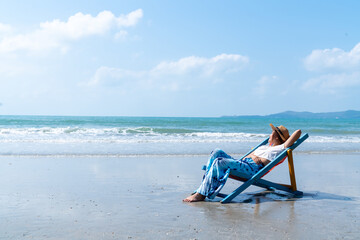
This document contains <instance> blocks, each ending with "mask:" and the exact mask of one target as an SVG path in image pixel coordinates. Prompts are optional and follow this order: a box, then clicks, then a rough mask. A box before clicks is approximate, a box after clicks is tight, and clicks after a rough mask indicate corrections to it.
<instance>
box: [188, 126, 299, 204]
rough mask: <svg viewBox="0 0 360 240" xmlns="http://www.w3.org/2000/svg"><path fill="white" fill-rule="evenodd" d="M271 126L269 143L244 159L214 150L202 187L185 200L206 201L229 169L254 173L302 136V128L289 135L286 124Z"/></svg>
mask: <svg viewBox="0 0 360 240" xmlns="http://www.w3.org/2000/svg"><path fill="white" fill-rule="evenodd" d="M270 126H271V128H272V130H273V131H272V133H271V134H270V137H269V145H266V146H265V145H264V146H261V147H259V148H257V149H256V150H255V151H254V152H252V153H250V154H249V155H247V156H245V157H244V158H242V159H238V160H237V159H234V158H232V157H231V156H229V155H228V154H226V153H225V152H224V151H222V150H220V149H216V150H214V151H213V152H212V153H211V155H210V158H209V160H208V163H207V166H206V172H205V175H204V178H203V181H202V183H201V184H200V187H199V188H198V189H197V190H196V191H195V193H194V194H192V195H190V196H189V197H187V198H185V199H184V200H183V201H184V202H198V201H204V200H205V198H206V197H207V198H209V199H213V198H215V196H216V194H217V191H216V190H217V189H218V187H219V186H220V185H223V184H224V183H225V181H226V179H227V178H226V176H225V175H226V172H227V171H228V169H230V170H235V171H239V172H243V173H246V174H249V175H254V174H256V173H257V172H258V171H260V170H261V169H262V168H263V167H264V166H266V165H267V164H269V163H270V162H271V161H272V160H274V159H275V158H276V157H277V156H278V155H279V154H280V153H281V152H282V151H283V150H284V149H286V148H288V147H290V146H291V145H293V143H294V142H295V141H296V140H297V139H298V138H299V137H300V136H301V130H300V129H299V130H296V131H295V132H294V133H293V134H292V135H291V136H289V131H288V130H287V129H286V128H285V127H284V126H282V125H281V126H279V127H274V125H272V124H270Z"/></svg>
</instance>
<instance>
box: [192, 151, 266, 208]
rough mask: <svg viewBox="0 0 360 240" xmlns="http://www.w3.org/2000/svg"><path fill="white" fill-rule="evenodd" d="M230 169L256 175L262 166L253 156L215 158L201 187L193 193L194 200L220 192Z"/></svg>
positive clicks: (211, 196) (212, 196) (213, 195)
mask: <svg viewBox="0 0 360 240" xmlns="http://www.w3.org/2000/svg"><path fill="white" fill-rule="evenodd" d="M228 169H231V170H236V171H239V172H244V173H246V174H249V175H254V174H255V173H256V172H258V171H259V170H260V169H261V166H259V165H257V164H256V163H255V162H254V161H253V160H252V159H251V158H249V159H243V160H235V159H232V158H222V157H218V158H215V159H213V161H212V165H211V166H210V169H209V170H208V171H207V172H206V173H205V175H204V179H203V181H202V183H201V185H200V187H199V188H198V189H197V190H196V193H195V194H194V195H193V196H194V197H193V198H194V199H195V200H194V201H202V200H204V199H205V197H208V198H209V199H213V198H214V197H215V196H216V193H217V192H219V190H220V189H221V188H222V187H223V186H224V184H225V183H226V180H227V175H226V172H227V170H228ZM196 199H200V200H196Z"/></svg>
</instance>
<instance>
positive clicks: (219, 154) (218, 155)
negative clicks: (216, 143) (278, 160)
mask: <svg viewBox="0 0 360 240" xmlns="http://www.w3.org/2000/svg"><path fill="white" fill-rule="evenodd" d="M216 158H230V159H234V158H233V157H231V156H230V155H228V154H227V153H225V152H224V151H223V150H221V149H219V148H216V149H215V150H214V151H212V152H211V153H210V157H209V160H208V162H207V163H206V172H208V171H209V169H210V167H211V166H212V164H213V162H214V160H215V159H216ZM206 172H205V174H206Z"/></svg>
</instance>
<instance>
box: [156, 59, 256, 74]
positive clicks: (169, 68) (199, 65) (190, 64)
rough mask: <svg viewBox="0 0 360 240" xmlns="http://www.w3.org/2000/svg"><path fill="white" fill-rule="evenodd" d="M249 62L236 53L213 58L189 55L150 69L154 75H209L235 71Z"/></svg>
mask: <svg viewBox="0 0 360 240" xmlns="http://www.w3.org/2000/svg"><path fill="white" fill-rule="evenodd" d="M248 62H249V59H248V57H246V56H241V55H237V54H221V55H218V56H215V57H213V58H204V57H196V56H190V57H185V58H181V59H179V60H178V61H175V62H162V63H160V64H158V65H157V66H156V67H155V68H154V69H152V70H151V74H154V75H164V74H170V75H174V74H175V75H178V74H188V73H195V72H197V73H198V74H200V75H202V76H211V75H213V74H215V73H218V72H236V71H239V70H240V69H242V68H243V67H244V66H246V65H247V63H248Z"/></svg>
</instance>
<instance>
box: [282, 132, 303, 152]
mask: <svg viewBox="0 0 360 240" xmlns="http://www.w3.org/2000/svg"><path fill="white" fill-rule="evenodd" d="M300 136H301V130H300V129H298V130H296V131H295V132H294V133H293V134H291V136H290V137H289V138H288V140H286V142H285V143H284V148H288V147H290V146H291V145H293V144H294V142H295V141H296V140H298V139H299V137H300Z"/></svg>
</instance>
